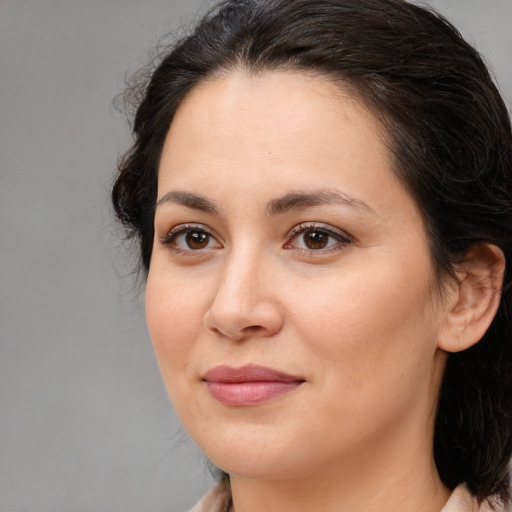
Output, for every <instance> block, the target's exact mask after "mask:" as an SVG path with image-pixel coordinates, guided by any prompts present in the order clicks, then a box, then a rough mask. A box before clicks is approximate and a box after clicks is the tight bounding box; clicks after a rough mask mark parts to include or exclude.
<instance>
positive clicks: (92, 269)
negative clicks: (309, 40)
mask: <svg viewBox="0 0 512 512" xmlns="http://www.w3.org/2000/svg"><path fill="white" fill-rule="evenodd" d="M429 3H430V4H432V5H434V6H435V7H437V8H438V9H439V10H441V12H443V13H444V14H446V15H447V16H448V17H449V18H450V19H451V20H452V21H454V22H455V23H456V25H457V26H458V27H459V28H460V29H461V30H462V32H463V33H464V34H465V35H466V36H467V37H468V38H469V40H470V41H472V42H473V43H475V44H476V46H477V47H478V48H479V49H480V50H481V52H482V53H483V54H484V55H485V56H486V57H487V59H488V61H489V62H490V63H491V65H492V67H493V69H494V71H495V74H496V76H497V79H498V82H499V84H500V86H501V89H502V91H503V93H504V95H505V97H506V99H507V101H508V104H509V105H510V100H511V98H512V66H511V65H510V53H511V50H512V31H511V29H510V27H511V24H512V23H511V22H512V0H485V1H484V0H471V1H470V0H433V1H431V2H429ZM205 5H206V4H205V2H204V1H200V0H195V1H190V0H179V1H178V0H175V1H172V0H167V1H163V0H145V1H141V0H108V1H105V0H0V248H1V253H0V510H1V511H2V512H15V511H17V512H18V511H19V512H21V511H23V512H36V511H37V512H50V511H63V512H64V511H65V512H81V511H84V512H85V511H88V512H89V511H90V512H93V511H94V512H101V511H117V512H130V511H133V512H135V511H137V512H142V511H144V512H152V511H155V512H157V511H158V512H160V511H161V512H163V511H168V512H177V511H180V510H185V509H187V507H189V506H190V505H192V503H193V502H195V500H196V499H197V498H198V497H199V496H200V495H201V494H202V493H203V492H204V491H205V489H207V488H208V487H209V486H210V485H211V482H212V481H211V479H210V478H209V476H208V472H207V470H206V469H205V464H204V460H203V458H202V456H201V455H200V454H199V452H198V451H197V449H196V448H195V447H194V446H193V443H192V442H191V441H189V440H187V438H186V435H185V434H184V432H183V430H182V429H181V428H180V427H179V425H178V421H177V419H176V416H175V414H174V412H173V411H172V408H171V406H170V405H169V402H168V400H167V396H166V394H165V390H164V388H163V385H162V383H161V381H160V377H159V375H158V370H157V366H156V363H155V360H154V357H153V354H152V351H151V346H150V341H149V339H148V336H147V334H146V331H145V324H144V313H143V308H142V295H139V296H137V295H136V294H134V293H133V289H132V280H131V278H130V277H129V276H127V275H126V274H127V271H128V269H129V268H130V262H129V261H128V259H127V256H126V252H125V251H124V249H123V248H122V246H121V244H120V242H119V239H118V237H117V236H116V228H115V226H114V225H113V224H112V217H111V214H110V212H109V203H108V187H109V184H110V181H111V177H112V173H113V169H114V168H115V162H116V158H117V155H118V154H119V153H121V152H122V151H123V150H125V149H126V148H127V146H128V143H129V136H128V129H127V126H126V124H125V123H124V121H123V120H122V119H120V118H119V117H116V116H115V115H114V113H113V111H112V109H111V106H110V103H111V100H112V98H113V97H114V96H115V95H116V94H117V92H118V91H119V89H120V88H121V87H122V84H123V81H124V76H125V73H126V72H127V71H134V70H136V69H137V68H138V67H139V66H141V65H142V64H144V63H145V62H146V60H147V57H148V50H149V49H150V48H152V47H154V46H155V44H156V43H157V41H158V39H159V37H160V36H161V35H162V34H164V33H166V32H168V31H169V30H171V29H174V28H176V27H179V26H182V25H185V26H186V25H188V24H189V23H190V21H191V20H192V19H193V13H194V12H196V11H197V9H198V8H201V10H202V11H204V9H205Z"/></svg>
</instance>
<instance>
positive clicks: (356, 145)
mask: <svg viewBox="0 0 512 512" xmlns="http://www.w3.org/2000/svg"><path fill="white" fill-rule="evenodd" d="M358 153H359V154H360V156H362V155H363V154H364V157H365V161H364V162H363V161H357V159H355V158H353V157H354V156H356V155H357V154H358ZM349 161H350V165H351V166H352V167H353V170H354V171H357V168H358V167H360V166H366V167H368V166H370V167H375V166H376V164H377V163H378V166H379V168H380V169H381V170H388V171H390V170H391V169H392V163H391V158H390V154H389V151H388V150H387V147H386V142H385V138H384V134H383V129H382V128H381V125H380V124H379V123H378V121H377V120H376V119H375V118H374V116H373V115H372V114H371V113H370V112H369V110H368V109H367V108H366V107H365V105H364V104H363V102H361V101H359V100H358V99H356V98H355V97H354V95H352V94H350V93H349V92H348V91H346V90H344V89H342V88H341V87H340V86H339V85H338V84H335V83H334V82H333V81H331V80H330V79H328V78H326V77H323V76H317V75H311V74H308V73H302V72H292V71H279V72H275V71H273V72H267V73H260V74H257V75H254V74H249V73H248V72H244V71H236V72H233V73H230V74H227V75H225V76H221V77H218V78H215V79H212V80H208V81H205V82H202V83H200V84H199V85H198V86H196V87H195V88H194V89H193V90H192V91H191V92H190V93H189V95H188V96H187V97H186V98H185V99H184V101H183V102H182V104H181V105H180V107H179V108H178V110H177V112H176V115H175V117H174V119H173V122H172V124H171V126H170V129H169V132H168V135H167V139H166V141H165V144H164V148H163V153H162V158H161V165H160V182H162V180H163V179H165V180H167V179H170V178H172V180H173V181H174V182H175V184H176V185H178V184H179V182H182V181H188V180H189V179H191V178H192V175H191V173H190V171H191V170H193V171H194V176H197V177H201V176H202V178H205V179H206V178H208V179H209V180H213V181H217V180H216V177H217V178H218V179H219V180H220V179H222V178H224V177H225V176H226V174H227V175H229V174H230V173H236V174H237V175H238V174H239V173H240V172H243V173H244V174H245V175H246V177H249V175H253V174H254V173H257V174H258V175H259V177H260V178H264V177H270V176H267V175H269V174H271V175H272V176H271V177H272V178H275V179H277V178H279V176H280V177H281V178H283V179H285V178H287V179H289V178H293V179H294V180H300V179H301V176H303V175H305V174H307V173H304V172H303V171H304V170H305V169H306V168H307V169H308V170H311V169H312V168H316V171H317V172H316V174H317V178H318V179H319V180H320V179H321V178H322V176H321V174H322V172H321V170H322V169H333V168H335V169H338V170H340V171H341V170H342V169H341V168H342V167H343V166H344V165H343V163H344V162H347V163H348V162H349ZM213 170H215V172H209V171H213ZM367 174H368V173H363V174H362V175H361V177H364V176H367ZM371 179H372V180H373V181H375V180H378V179H379V176H378V175H377V174H374V175H373V176H372V177H371Z"/></svg>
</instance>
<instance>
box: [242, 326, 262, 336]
mask: <svg viewBox="0 0 512 512" xmlns="http://www.w3.org/2000/svg"><path fill="white" fill-rule="evenodd" d="M261 330H263V326H262V325H249V326H248V327H244V328H243V329H242V332H243V333H245V334H253V333H256V332H259V331H261Z"/></svg>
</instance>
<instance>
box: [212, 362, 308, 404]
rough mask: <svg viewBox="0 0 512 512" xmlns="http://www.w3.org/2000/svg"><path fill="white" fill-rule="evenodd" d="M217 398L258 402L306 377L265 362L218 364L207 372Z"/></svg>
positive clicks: (251, 402)
mask: <svg viewBox="0 0 512 512" xmlns="http://www.w3.org/2000/svg"><path fill="white" fill-rule="evenodd" d="M203 380H204V381H205V382H206V385H207V386H208V389H209V391H210V393H211V395H212V396H213V398H215V399H216V400H218V401H219V402H222V403H224V404H227V405H238V406H242V405H256V404H260V403H262V402H266V401H267V400H270V399H271V398H275V397H277V396H279V395H282V394H284V393H288V392H289V391H293V390H294V389H295V388H297V387H298V386H300V385H301V384H302V383H303V382H304V379H303V378H301V377H296V376H293V375H288V374H286V373H283V372H279V371H277V370H273V369H271V368H265V367H263V366H255V365H247V366H242V367H241V368H232V367H230V366H216V367H215V368H212V369H211V370H208V371H207V372H206V373H205V375H204V376H203Z"/></svg>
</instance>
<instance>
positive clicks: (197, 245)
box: [185, 231, 210, 250]
mask: <svg viewBox="0 0 512 512" xmlns="http://www.w3.org/2000/svg"><path fill="white" fill-rule="evenodd" d="M209 241H210V235H209V234H208V233H205V232H204V231H189V232H188V233H187V234H186V235H185V242H186V244H187V245H188V247H189V248H190V249H195V250H197V249H205V248H206V247H207V246H208V243H209Z"/></svg>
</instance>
